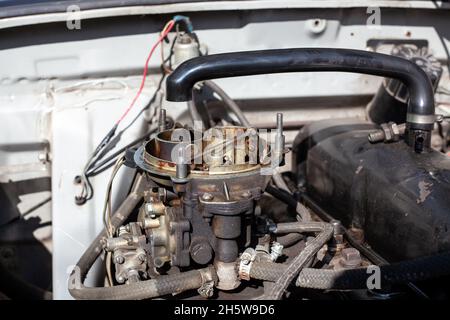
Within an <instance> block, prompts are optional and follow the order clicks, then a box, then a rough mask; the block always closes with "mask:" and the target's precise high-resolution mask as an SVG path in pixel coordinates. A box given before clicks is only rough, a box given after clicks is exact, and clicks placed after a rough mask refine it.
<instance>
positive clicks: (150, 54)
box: [116, 20, 175, 126]
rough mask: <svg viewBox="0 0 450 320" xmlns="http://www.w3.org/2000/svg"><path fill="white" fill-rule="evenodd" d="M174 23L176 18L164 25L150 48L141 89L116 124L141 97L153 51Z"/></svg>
mask: <svg viewBox="0 0 450 320" xmlns="http://www.w3.org/2000/svg"><path fill="white" fill-rule="evenodd" d="M174 25H175V21H174V20H170V21H169V22H167V24H166V25H165V26H164V28H163V31H162V32H161V35H160V36H159V38H158V40H157V41H156V43H155V44H154V45H153V46H152V48H151V49H150V52H149V54H148V56H147V59H146V60H145V66H144V71H143V73H142V80H141V84H140V86H139V89H138V91H137V93H136V95H135V96H134V98H133V100H132V101H131V104H130V105H129V106H128V108H127V109H125V112H124V113H123V114H122V115H121V116H120V117H119V119H118V120H117V122H116V126H118V125H119V123H120V122H121V121H122V120H123V119H124V118H125V117H126V116H127V114H128V113H129V112H130V110H131V109H132V108H133V106H134V104H135V103H136V101H137V100H138V99H139V96H140V95H141V93H142V90H144V85H145V80H146V79H147V71H148V65H149V62H150V59H151V58H152V56H153V53H154V52H155V50H156V48H157V47H158V45H159V44H160V43H161V42H162V41H164V39H165V38H166V36H167V35H168V34H169V32H170V31H171V30H172V28H173V26H174Z"/></svg>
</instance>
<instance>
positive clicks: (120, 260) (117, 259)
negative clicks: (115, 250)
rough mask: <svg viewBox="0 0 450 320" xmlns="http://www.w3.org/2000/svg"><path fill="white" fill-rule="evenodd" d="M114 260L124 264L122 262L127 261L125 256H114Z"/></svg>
mask: <svg viewBox="0 0 450 320" xmlns="http://www.w3.org/2000/svg"><path fill="white" fill-rule="evenodd" d="M114 261H115V262H116V263H118V264H122V263H124V262H125V258H124V257H123V256H116V257H115V258H114Z"/></svg>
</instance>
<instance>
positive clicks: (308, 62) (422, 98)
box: [166, 48, 435, 131]
mask: <svg viewBox="0 0 450 320" xmlns="http://www.w3.org/2000/svg"><path fill="white" fill-rule="evenodd" d="M302 71H304V72H317V71H342V72H353V73H364V74H371V75H376V76H382V77H388V78H394V79H398V80H400V81H401V82H403V83H404V84H405V85H406V86H407V87H408V91H409V94H410V99H409V102H408V113H407V117H408V122H407V124H408V128H410V129H415V130H426V131H431V130H432V129H433V123H434V121H435V118H434V116H435V113H434V111H435V110H434V93H433V88H432V85H431V82H430V79H429V78H428V76H427V74H426V73H425V72H424V71H423V70H422V69H421V68H420V67H419V66H417V65H416V64H415V63H414V62H411V61H409V60H406V59H402V58H399V57H395V56H390V55H385V54H380V53H375V52H367V51H360V50H351V49H329V48H298V49H279V50H263V51H246V52H234V53H225V54H215V55H207V56H201V57H197V58H194V59H190V60H188V61H186V62H184V63H182V64H181V65H180V66H179V67H178V68H177V69H176V70H174V72H173V73H172V74H171V75H170V76H169V77H168V78H167V81H166V89H167V90H166V92H167V100H169V101H189V100H191V99H192V88H193V86H194V85H195V84H196V83H197V82H199V81H204V80H208V79H217V78H228V77H237V76H247V75H257V74H268V73H285V72H302Z"/></svg>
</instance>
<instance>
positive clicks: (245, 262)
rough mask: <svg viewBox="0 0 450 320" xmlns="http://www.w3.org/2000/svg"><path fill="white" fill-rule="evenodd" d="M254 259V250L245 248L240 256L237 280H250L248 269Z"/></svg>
mask: <svg viewBox="0 0 450 320" xmlns="http://www.w3.org/2000/svg"><path fill="white" fill-rule="evenodd" d="M255 258H256V250H255V249H253V248H247V249H246V250H245V251H244V252H243V253H242V254H241V258H240V262H239V272H238V273H239V278H240V279H241V280H247V281H249V280H250V269H251V268H252V264H253V261H255Z"/></svg>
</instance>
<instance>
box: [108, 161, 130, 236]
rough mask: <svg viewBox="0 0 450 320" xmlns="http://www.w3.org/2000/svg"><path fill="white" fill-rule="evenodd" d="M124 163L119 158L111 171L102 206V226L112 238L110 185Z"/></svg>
mask: <svg viewBox="0 0 450 320" xmlns="http://www.w3.org/2000/svg"><path fill="white" fill-rule="evenodd" d="M124 162H125V159H124V158H123V157H120V158H119V159H118V160H117V162H116V165H115V167H114V169H113V172H112V173H111V177H110V179H109V182H108V186H107V188H106V196H105V202H104V205H103V224H104V226H105V230H106V232H107V235H108V237H112V235H113V234H114V230H113V226H112V224H111V189H112V184H113V181H114V178H115V177H116V174H117V172H118V171H119V169H120V167H121V166H122V164H123V163H124Z"/></svg>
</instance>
